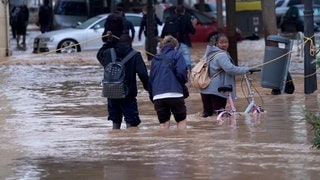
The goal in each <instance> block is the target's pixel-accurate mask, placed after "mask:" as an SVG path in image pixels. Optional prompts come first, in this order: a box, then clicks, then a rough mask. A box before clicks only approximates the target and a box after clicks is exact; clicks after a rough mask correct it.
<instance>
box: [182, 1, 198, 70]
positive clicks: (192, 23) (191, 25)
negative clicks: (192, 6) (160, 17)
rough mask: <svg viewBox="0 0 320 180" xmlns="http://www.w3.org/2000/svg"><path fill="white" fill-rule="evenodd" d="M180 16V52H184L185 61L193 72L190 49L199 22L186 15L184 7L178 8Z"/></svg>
mask: <svg viewBox="0 0 320 180" xmlns="http://www.w3.org/2000/svg"><path fill="white" fill-rule="evenodd" d="M177 14H178V27H179V31H178V38H177V39H178V41H179V43H180V46H179V49H178V50H179V51H180V52H182V54H183V56H184V59H185V60H186V63H187V66H188V69H189V70H191V54H190V48H191V47H192V43H191V40H190V34H195V32H196V29H195V27H196V23H197V20H196V19H195V18H192V17H191V16H190V15H189V14H186V9H185V7H184V6H183V5H179V6H178V7H177Z"/></svg>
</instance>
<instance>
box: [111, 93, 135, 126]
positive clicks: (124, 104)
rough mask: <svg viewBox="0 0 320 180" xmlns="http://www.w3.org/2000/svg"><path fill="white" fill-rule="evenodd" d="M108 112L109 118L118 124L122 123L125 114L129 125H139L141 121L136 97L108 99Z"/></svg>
mask: <svg viewBox="0 0 320 180" xmlns="http://www.w3.org/2000/svg"><path fill="white" fill-rule="evenodd" d="M108 112H109V117H108V120H111V121H113V122H114V123H116V124H121V122H122V117H123V116H124V120H125V122H126V124H127V125H130V126H138V125H139V124H140V123H141V120H140V118H139V111H138V104H137V99H136V98H125V99H108Z"/></svg>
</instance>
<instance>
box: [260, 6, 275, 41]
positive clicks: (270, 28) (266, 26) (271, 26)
mask: <svg viewBox="0 0 320 180" xmlns="http://www.w3.org/2000/svg"><path fill="white" fill-rule="evenodd" d="M261 7H262V21H263V32H264V39H265V43H266V46H276V45H277V43H275V44H274V43H273V42H270V41H269V42H267V40H266V39H267V37H268V36H269V35H276V34H278V29H277V20H276V12H275V3H270V0H261Z"/></svg>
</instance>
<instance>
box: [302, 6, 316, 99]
mask: <svg viewBox="0 0 320 180" xmlns="http://www.w3.org/2000/svg"><path fill="white" fill-rule="evenodd" d="M313 35H314V30H313V1H304V37H305V39H304V42H306V43H305V46H304V52H305V53H304V76H305V79H304V93H305V94H311V93H313V92H314V91H315V90H317V74H316V66H315V65H312V64H311V62H312V61H313V60H314V59H315V49H314V48H315V47H311V45H314V43H313V42H314V36H313ZM311 43H312V44H311ZM311 48H312V49H314V50H313V53H310V52H312V51H310V49H311Z"/></svg>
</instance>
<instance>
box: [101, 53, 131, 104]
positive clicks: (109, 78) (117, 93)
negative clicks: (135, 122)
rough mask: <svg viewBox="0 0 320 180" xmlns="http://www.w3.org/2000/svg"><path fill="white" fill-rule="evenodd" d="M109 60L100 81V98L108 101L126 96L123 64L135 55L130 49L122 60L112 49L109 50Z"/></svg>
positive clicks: (126, 88) (126, 89)
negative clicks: (110, 60)
mask: <svg viewBox="0 0 320 180" xmlns="http://www.w3.org/2000/svg"><path fill="white" fill-rule="evenodd" d="M109 50H110V53H111V59H112V62H110V63H109V64H108V65H107V66H106V67H105V69H104V78H103V80H102V87H103V88H102V96H103V97H106V98H110V99H122V98H125V97H126V96H127V95H128V87H127V85H126V82H125V63H126V62H128V61H129V60H130V59H131V58H132V57H133V56H134V55H135V54H136V53H137V51H135V50H134V49H132V50H131V51H130V52H129V53H128V54H127V55H126V56H125V57H124V58H123V59H122V60H120V59H119V58H117V57H116V53H115V50H114V48H110V49H109Z"/></svg>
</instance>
